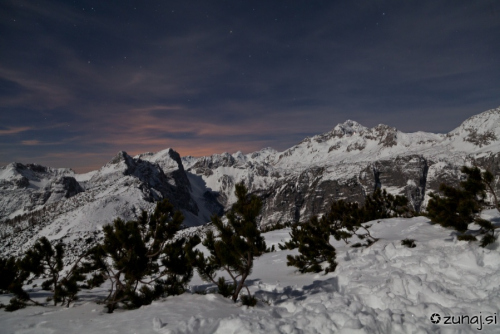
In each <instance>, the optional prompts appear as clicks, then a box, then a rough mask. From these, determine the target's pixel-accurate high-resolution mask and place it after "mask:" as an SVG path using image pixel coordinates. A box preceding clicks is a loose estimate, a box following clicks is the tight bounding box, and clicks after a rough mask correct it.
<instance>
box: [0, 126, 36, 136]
mask: <svg viewBox="0 0 500 334" xmlns="http://www.w3.org/2000/svg"><path fill="white" fill-rule="evenodd" d="M31 129H32V128H31V127H29V126H23V127H9V128H7V129H6V130H0V136H6V135H12V134H17V133H21V132H25V131H28V130H31Z"/></svg>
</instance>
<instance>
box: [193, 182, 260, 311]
mask: <svg viewBox="0 0 500 334" xmlns="http://www.w3.org/2000/svg"><path fill="white" fill-rule="evenodd" d="M235 194H236V197H237V199H238V200H237V202H236V203H234V204H233V206H232V208H231V210H230V211H229V212H228V213H227V215H226V217H227V223H224V222H223V221H222V220H221V219H220V218H219V217H218V216H214V217H212V224H213V225H214V227H215V228H216V230H217V235H215V234H214V233H213V232H212V231H209V232H208V233H207V235H206V238H205V239H204V241H203V245H204V246H205V247H206V248H207V249H208V251H209V252H210V255H209V256H208V257H205V256H204V254H203V253H202V252H201V251H198V250H194V251H192V252H191V254H190V258H191V261H192V263H193V264H194V266H195V267H196V268H197V271H198V272H199V274H200V276H201V278H202V279H204V280H205V281H208V282H212V283H213V284H215V285H216V286H217V287H218V290H219V293H221V294H222V295H223V296H225V297H231V298H232V300H233V301H234V302H236V301H237V299H238V296H239V295H240V292H241V290H242V289H243V288H244V287H245V288H246V289H247V293H248V295H247V296H243V297H242V301H243V303H244V304H245V305H255V299H254V298H253V297H252V296H251V294H250V291H249V290H248V287H247V286H246V285H245V280H246V279H247V278H248V276H249V275H250V273H251V272H252V268H253V260H254V258H255V257H258V256H260V255H262V254H263V253H264V252H265V251H266V243H265V241H264V238H263V237H262V236H261V233H260V230H259V229H258V227H257V217H258V215H259V213H260V210H261V208H262V201H261V200H260V199H259V198H258V197H257V196H255V195H251V196H249V195H248V190H247V188H246V187H245V186H244V184H243V183H239V184H236V189H235ZM198 242H200V240H199V239H198ZM219 270H223V271H225V272H226V273H227V274H228V276H229V277H230V282H227V281H226V279H225V278H224V277H219V278H217V277H216V276H217V275H216V273H217V271H219Z"/></svg>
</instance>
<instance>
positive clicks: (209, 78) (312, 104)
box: [0, 0, 500, 172]
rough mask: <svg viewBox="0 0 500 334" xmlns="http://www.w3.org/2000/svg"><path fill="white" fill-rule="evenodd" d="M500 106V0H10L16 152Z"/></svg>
mask: <svg viewBox="0 0 500 334" xmlns="http://www.w3.org/2000/svg"><path fill="white" fill-rule="evenodd" d="M498 106H500V1H496V0H470V1H461V0H450V1H439V0H432V1H422V0H419V1H416V0H415V1H412V0H405V1H402V0H397V1H382V0H379V1H377V0H366V1H356V0H352V1H347V0H346V1H334V0H329V1H314V0H309V1H276V0H265V1H264V0H259V1H222V0H221V1H211V0H203V1H164V0H155V1H153V0H143V1H127V0H120V1H116V0H113V1H70V0H65V1H56V0H52V1H37V0H2V1H0V165H5V164H7V163H10V162H13V161H17V162H22V163H39V164H43V165H48V166H51V167H71V168H73V169H74V170H76V171H78V172H83V171H88V170H91V169H96V168H98V167H100V166H101V165H103V164H104V163H106V162H107V161H109V160H110V159H111V158H112V157H113V156H114V155H115V154H116V153H117V152H118V151H120V150H124V151H127V152H128V153H129V154H131V155H134V154H138V153H142V152H148V151H151V152H155V151H159V150H161V149H165V148H167V147H172V148H174V149H175V150H177V151H178V152H179V153H180V154H181V155H182V156H185V155H194V156H200V155H209V154H213V153H222V152H225V151H227V152H231V153H233V152H236V151H238V150H241V151H243V152H244V153H248V152H251V151H254V150H259V149H261V148H264V147H267V146H271V147H273V148H275V149H277V150H283V149H286V148H288V147H290V146H292V145H294V144H297V143H298V142H300V141H301V140H302V139H303V138H305V137H306V136H312V135H315V134H319V133H323V132H326V131H330V130H331V129H332V128H333V127H334V126H335V125H336V124H338V123H341V122H344V121H345V120H347V119H353V120H356V121H358V122H359V123H361V124H363V125H365V126H375V125H377V124H379V123H383V124H388V125H391V126H395V127H397V128H398V129H400V130H402V131H405V132H413V131H418V130H423V131H430V132H441V133H444V132H448V131H450V130H452V129H453V128H455V127H457V126H458V125H459V124H460V123H461V122H462V121H464V120H465V119H466V118H468V117H470V116H472V115H474V114H477V113H480V112H482V111H485V110H488V109H491V108H496V107H498Z"/></svg>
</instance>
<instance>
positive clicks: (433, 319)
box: [431, 313, 441, 324]
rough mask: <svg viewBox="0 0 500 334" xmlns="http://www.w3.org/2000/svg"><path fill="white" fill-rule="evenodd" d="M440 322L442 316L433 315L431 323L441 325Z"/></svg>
mask: <svg viewBox="0 0 500 334" xmlns="http://www.w3.org/2000/svg"><path fill="white" fill-rule="evenodd" d="M440 321H441V316H440V315H439V314H437V313H433V314H432V315H431V322H432V323H433V324H439V322H440Z"/></svg>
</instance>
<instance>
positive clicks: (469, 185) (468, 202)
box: [426, 166, 498, 247]
mask: <svg viewBox="0 0 500 334" xmlns="http://www.w3.org/2000/svg"><path fill="white" fill-rule="evenodd" d="M461 172H462V173H464V174H466V176H467V179H466V180H465V181H462V182H460V184H459V187H451V186H448V185H446V184H444V183H442V184H441V185H440V187H439V191H440V192H441V193H442V194H443V195H442V196H440V195H438V194H435V193H431V194H430V197H431V199H430V200H429V203H428V204H427V213H426V215H427V217H429V218H430V219H431V221H432V222H434V223H437V224H440V225H441V226H443V227H451V228H454V229H455V230H457V231H458V232H459V233H460V235H459V236H458V239H459V240H467V241H472V240H477V238H476V236H475V235H473V234H471V233H466V232H468V226H469V224H470V223H472V222H475V223H477V224H478V225H479V226H480V227H481V228H480V230H479V231H477V232H475V234H476V235H481V234H482V235H483V238H482V240H481V244H480V245H481V246H482V247H485V246H487V245H489V244H490V243H493V242H494V241H495V240H496V238H495V231H494V229H495V227H494V226H493V224H491V222H489V221H487V220H484V219H481V218H479V213H480V212H481V210H482V209H483V208H484V206H485V198H486V190H487V189H488V190H489V191H491V193H492V195H493V198H494V201H495V206H496V207H497V208H498V201H497V199H496V194H495V192H494V191H493V187H492V185H491V183H492V181H493V175H492V174H491V173H490V172H489V171H486V172H481V170H480V169H479V168H477V167H473V168H469V167H467V166H464V167H462V169H461Z"/></svg>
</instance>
